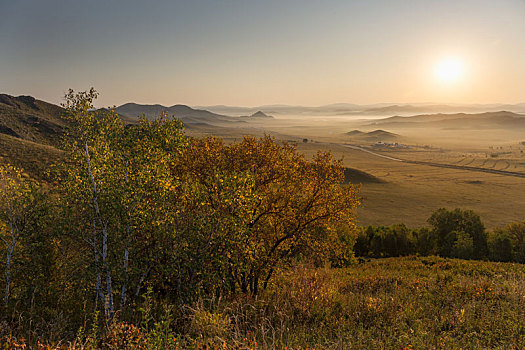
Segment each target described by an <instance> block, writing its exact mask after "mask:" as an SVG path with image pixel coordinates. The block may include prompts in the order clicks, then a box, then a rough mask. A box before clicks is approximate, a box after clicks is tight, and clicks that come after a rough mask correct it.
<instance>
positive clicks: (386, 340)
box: [0, 257, 525, 349]
mask: <svg viewBox="0 0 525 350" xmlns="http://www.w3.org/2000/svg"><path fill="white" fill-rule="evenodd" d="M185 310H186V311H185V312H184V313H183V314H179V315H173V314H172V315H170V314H166V312H165V311H162V314H164V315H165V316H160V318H155V317H153V316H152V314H149V313H148V314H146V315H144V311H142V314H143V317H146V318H147V319H146V320H145V321H144V320H143V322H142V323H140V324H143V325H147V324H148V323H147V322H153V323H150V324H152V325H153V324H154V326H152V327H150V328H142V327H140V326H139V327H136V326H131V325H127V324H123V323H116V324H115V325H113V326H112V328H111V329H110V331H109V332H108V333H107V334H106V335H105V336H103V337H102V336H98V337H100V338H97V336H96V335H90V334H89V333H88V335H87V336H85V335H79V337H78V338H77V340H76V341H75V342H73V343H69V345H68V343H66V342H64V343H63V345H62V348H70V349H86V348H90V346H95V344H96V346H97V347H98V348H104V349H153V348H163V349H182V348H187V349H220V348H227V349H276V348H277V349H489V348H490V349H522V348H523V347H524V346H525V266H523V265H520V264H510V263H493V262H480V261H465V260H455V259H442V258H436V257H406V258H390V259H379V260H368V261H361V262H360V263H358V264H356V265H354V266H352V267H348V268H344V269H330V268H313V267H307V266H305V265H299V266H296V267H294V268H293V269H292V270H291V271H288V272H286V273H283V274H281V275H280V276H278V277H277V278H276V279H275V281H274V283H273V284H272V285H271V286H269V288H268V290H266V291H265V293H263V295H261V296H260V297H259V298H258V299H255V300H254V299H250V298H243V297H240V298H237V299H228V300H225V299H212V300H201V301H200V302H198V303H196V304H194V305H192V306H191V307H190V306H188V307H187V308H185ZM146 312H148V311H146ZM170 324H171V325H178V326H177V328H178V329H179V330H181V331H183V333H182V334H181V333H177V332H174V333H172V332H173V331H169V330H168V326H169V325H170ZM313 330H315V331H313ZM0 336H1V334H0ZM4 336H5V334H4ZM34 337H35V338H34V339H32V341H35V339H37V338H38V334H35V336H34ZM5 339H6V338H4V341H5ZM28 341H31V339H29V340H28ZM17 343H18V344H19V343H20V341H16V340H15V339H11V340H10V343H6V344H5V345H6V346H7V347H5V348H9V346H14V344H17ZM50 348H55V347H50ZM56 348H59V346H57V347H56Z"/></svg>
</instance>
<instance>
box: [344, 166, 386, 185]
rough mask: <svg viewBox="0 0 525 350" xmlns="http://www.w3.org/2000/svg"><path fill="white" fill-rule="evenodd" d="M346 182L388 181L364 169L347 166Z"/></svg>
mask: <svg viewBox="0 0 525 350" xmlns="http://www.w3.org/2000/svg"><path fill="white" fill-rule="evenodd" d="M344 172H345V181H344V184H349V183H351V184H366V183H377V184H379V183H386V181H384V180H382V179H380V178H378V177H376V176H374V175H372V174H369V173H367V172H364V171H362V170H358V169H353V168H345V170H344Z"/></svg>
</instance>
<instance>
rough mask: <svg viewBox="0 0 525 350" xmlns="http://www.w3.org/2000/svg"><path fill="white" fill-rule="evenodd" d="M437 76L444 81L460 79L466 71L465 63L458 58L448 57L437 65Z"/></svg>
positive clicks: (451, 81) (450, 81)
mask: <svg viewBox="0 0 525 350" xmlns="http://www.w3.org/2000/svg"><path fill="white" fill-rule="evenodd" d="M434 72H435V75H436V78H437V79H438V80H439V81H441V82H443V83H455V82H457V81H459V80H460V79H461V78H462V77H463V75H464V72H465V68H464V64H463V62H462V61H461V60H459V59H457V58H446V59H443V60H441V61H439V62H438V63H437V64H436V67H435V71H434Z"/></svg>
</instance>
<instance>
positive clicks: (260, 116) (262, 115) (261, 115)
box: [241, 111, 273, 119]
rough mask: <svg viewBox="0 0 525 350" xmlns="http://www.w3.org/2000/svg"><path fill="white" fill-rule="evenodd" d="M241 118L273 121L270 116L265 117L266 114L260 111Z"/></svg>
mask: <svg viewBox="0 0 525 350" xmlns="http://www.w3.org/2000/svg"><path fill="white" fill-rule="evenodd" d="M241 118H243V119H273V117H272V116H271V115H267V114H266V113H264V112H262V111H257V112H255V113H253V114H252V115H249V116H246V115H244V116H241Z"/></svg>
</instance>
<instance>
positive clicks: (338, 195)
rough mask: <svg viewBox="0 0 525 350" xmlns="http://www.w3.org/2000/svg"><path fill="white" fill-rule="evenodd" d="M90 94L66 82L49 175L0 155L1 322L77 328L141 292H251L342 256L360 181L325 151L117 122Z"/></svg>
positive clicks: (135, 301)
mask: <svg viewBox="0 0 525 350" xmlns="http://www.w3.org/2000/svg"><path fill="white" fill-rule="evenodd" d="M96 97H97V93H96V91H94V90H91V91H88V92H82V93H74V92H73V91H70V92H69V93H68V94H67V95H66V103H65V110H66V116H65V118H67V120H68V125H69V130H68V135H67V137H66V139H65V140H64V145H63V152H64V157H63V162H62V163H61V164H56V165H55V166H54V167H53V168H52V169H50V171H49V178H51V179H53V181H52V182H50V183H46V184H38V183H36V182H33V181H31V180H29V179H27V178H26V177H24V176H22V172H21V171H20V170H19V169H16V168H14V167H11V166H1V167H0V237H1V239H2V242H3V247H2V255H1V256H2V257H3V258H5V259H4V260H3V262H2V267H3V269H2V270H3V271H4V272H5V274H4V278H3V279H2V280H1V281H2V282H3V288H2V289H3V293H2V297H3V302H2V303H1V305H2V306H0V315H1V316H0V317H1V319H0V322H1V321H5V322H7V324H9V325H11V327H15V326H16V327H19V330H20V331H21V332H22V331H26V330H28V329H32V330H34V332H35V333H36V334H39V333H38V332H41V333H46V332H48V331H49V330H50V329H51V330H53V329H54V330H59V331H57V332H56V333H52V332H51V335H50V334H49V333H46V334H48V336H49V337H51V338H52V337H53V336H55V337H56V339H62V337H66V338H67V337H69V338H72V337H74V336H75V335H76V333H77V332H78V330H79V329H81V327H84V329H85V328H86V327H91V326H90V324H91V323H92V322H94V323H95V326H96V322H97V320H98V322H100V323H101V324H105V325H108V324H110V323H112V322H113V321H114V320H115V319H116V318H118V319H119V320H120V321H127V322H131V323H134V324H137V323H138V322H147V320H146V321H144V317H143V316H141V315H143V314H144V312H143V311H141V310H144V309H145V308H146V306H147V305H150V304H146V306H145V304H144V303H145V302H146V301H145V299H144V297H143V296H144V295H145V294H147V295H148V298H146V299H147V300H149V301H151V299H153V300H154V301H155V304H156V305H161V304H162V305H163V306H158V307H159V310H163V309H170V310H172V312H174V313H175V314H176V313H177V312H182V310H183V309H184V307H183V306H184V305H191V304H192V303H193V302H194V301H196V300H198V299H201V298H216V297H217V298H219V297H229V296H235V295H245V296H247V297H254V296H256V295H257V294H258V293H259V292H260V291H261V290H262V289H265V288H267V286H268V284H269V283H271V282H272V279H273V277H274V276H275V275H277V274H279V273H280V272H281V271H282V270H283V269H284V268H286V267H287V266H289V265H290V264H292V263H293V262H294V261H297V260H298V259H301V260H305V259H308V260H315V261H317V262H318V263H322V262H323V261H329V260H331V261H337V263H338V264H344V263H347V262H349V261H351V259H352V256H351V254H350V255H348V254H349V252H351V246H352V244H353V239H354V237H355V235H356V232H357V228H356V226H355V223H354V222H355V220H354V213H355V208H356V206H357V205H358V198H357V190H356V189H355V188H354V187H352V186H341V185H340V184H341V183H342V182H343V181H344V172H343V170H344V169H343V167H342V164H341V162H340V161H335V160H333V159H332V156H331V154H330V153H322V152H319V153H318V154H317V155H315V156H314V157H313V159H305V157H304V156H303V155H301V154H299V153H298V152H297V151H296V150H295V148H294V147H293V146H291V145H287V144H280V143H278V142H276V141H275V140H274V139H272V138H270V137H263V138H261V139H256V138H253V137H245V138H244V139H243V140H242V141H241V142H239V143H232V144H225V143H224V141H223V140H221V139H218V138H213V137H207V138H190V137H188V136H186V135H185V134H184V132H183V126H182V124H181V122H180V121H178V120H175V119H170V118H166V117H160V118H159V119H156V120H147V119H145V118H142V119H141V120H140V123H139V124H137V125H126V124H124V123H123V122H122V120H121V119H120V117H119V116H118V115H117V114H116V113H114V112H112V111H106V112H95V111H94V110H93V100H94V99H95V98H96ZM148 291H149V292H148ZM147 292H148V293H147ZM150 306H151V305H150ZM159 312H160V311H159ZM99 314H100V316H99ZM180 319H182V318H180V317H172V318H171V320H173V322H178V321H177V320H180ZM13 320H16V322H15V323H14V324H13ZM180 322H183V321H180ZM170 327H175V326H174V325H171V326H170ZM19 334H20V333H19ZM1 336H2V334H0V338H1Z"/></svg>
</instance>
